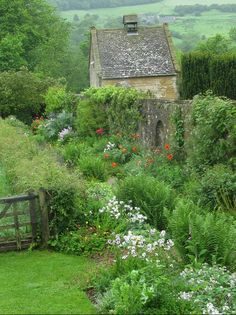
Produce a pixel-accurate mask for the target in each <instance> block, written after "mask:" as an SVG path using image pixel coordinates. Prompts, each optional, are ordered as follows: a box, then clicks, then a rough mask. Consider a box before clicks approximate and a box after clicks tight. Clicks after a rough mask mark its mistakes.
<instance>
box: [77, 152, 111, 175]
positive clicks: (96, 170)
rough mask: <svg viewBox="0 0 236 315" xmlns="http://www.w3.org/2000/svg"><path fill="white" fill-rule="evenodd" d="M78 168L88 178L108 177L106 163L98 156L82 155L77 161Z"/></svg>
mask: <svg viewBox="0 0 236 315" xmlns="http://www.w3.org/2000/svg"><path fill="white" fill-rule="evenodd" d="M78 167H79V170H80V171H81V172H82V173H83V175H84V176H86V177H88V178H90V179H93V178H94V179H98V180H101V181H105V180H106V179H107V178H108V170H107V166H106V163H105V162H104V161H103V160H101V159H100V158H99V157H95V156H82V157H81V158H80V159H79V161H78Z"/></svg>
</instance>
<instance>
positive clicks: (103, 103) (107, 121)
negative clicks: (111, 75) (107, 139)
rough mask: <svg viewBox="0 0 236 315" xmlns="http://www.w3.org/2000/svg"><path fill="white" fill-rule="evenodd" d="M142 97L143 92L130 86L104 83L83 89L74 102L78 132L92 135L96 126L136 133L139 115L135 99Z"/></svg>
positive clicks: (137, 102)
mask: <svg viewBox="0 0 236 315" xmlns="http://www.w3.org/2000/svg"><path fill="white" fill-rule="evenodd" d="M142 97H144V94H143V93H141V92H138V91H137V90H135V89H132V88H131V89H127V88H122V87H114V86H107V87H104V88H103V89H99V88H98V89H97V88H90V89H88V90H86V91H85V92H84V96H83V98H82V100H81V101H80V102H79V104H78V111H77V116H78V119H77V128H78V131H79V133H80V134H81V135H82V136H86V135H92V134H94V132H95V131H96V130H97V129H99V128H102V129H103V130H104V131H105V132H112V133H117V132H121V133H122V132H127V133H128V134H130V133H134V132H136V131H137V128H138V122H139V121H140V120H141V118H142V116H141V104H140V102H139V100H140V99H141V98H142Z"/></svg>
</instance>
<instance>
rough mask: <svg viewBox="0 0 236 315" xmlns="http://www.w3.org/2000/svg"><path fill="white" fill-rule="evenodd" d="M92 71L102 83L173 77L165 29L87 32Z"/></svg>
mask: <svg viewBox="0 0 236 315" xmlns="http://www.w3.org/2000/svg"><path fill="white" fill-rule="evenodd" d="M91 41H92V42H91V45H92V47H93V50H94V61H95V63H96V69H99V73H98V74H99V75H100V77H101V78H102V79H118V78H133V77H152V76H164V75H165V76H166V75H176V72H177V69H176V63H175V58H174V54H173V49H172V41H171V36H170V34H169V32H168V29H167V26H166V25H163V27H162V26H161V27H139V28H138V33H137V34H128V33H127V30H126V29H125V28H124V29H105V30H97V29H96V28H92V29H91Z"/></svg>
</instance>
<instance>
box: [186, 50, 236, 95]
mask: <svg viewBox="0 0 236 315" xmlns="http://www.w3.org/2000/svg"><path fill="white" fill-rule="evenodd" d="M181 74H182V77H181V87H180V90H181V96H182V98H184V99H191V98H193V96H194V95H196V94H199V93H203V92H206V91H207V90H212V91H213V93H214V94H216V95H218V96H226V97H228V98H231V99H236V88H235V82H236V55H232V54H227V55H221V56H214V55H210V54H206V53H199V52H192V53H188V54H185V55H183V56H182V60H181Z"/></svg>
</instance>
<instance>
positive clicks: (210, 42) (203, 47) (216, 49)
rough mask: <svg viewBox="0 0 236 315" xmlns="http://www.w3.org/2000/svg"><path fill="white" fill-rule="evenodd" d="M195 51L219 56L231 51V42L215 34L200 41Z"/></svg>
mask: <svg viewBox="0 0 236 315" xmlns="http://www.w3.org/2000/svg"><path fill="white" fill-rule="evenodd" d="M196 51H199V52H203V53H209V54H215V55H221V54H224V53H228V52H231V51H232V42H231V41H230V39H228V38H226V37H224V36H222V35H220V34H216V35H215V36H213V37H210V38H208V39H207V40H205V41H201V42H200V43H199V44H198V45H197V47H196Z"/></svg>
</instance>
